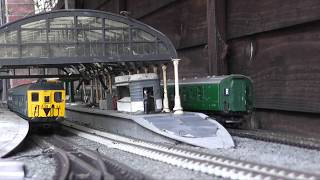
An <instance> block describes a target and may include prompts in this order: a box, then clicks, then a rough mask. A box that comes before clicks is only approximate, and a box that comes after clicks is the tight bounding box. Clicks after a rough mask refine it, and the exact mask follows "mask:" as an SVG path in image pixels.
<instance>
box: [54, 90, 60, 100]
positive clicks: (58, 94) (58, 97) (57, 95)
mask: <svg viewBox="0 0 320 180" xmlns="http://www.w3.org/2000/svg"><path fill="white" fill-rule="evenodd" d="M54 101H55V102H62V93H61V92H55V93H54Z"/></svg>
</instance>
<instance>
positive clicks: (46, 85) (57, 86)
mask: <svg viewBox="0 0 320 180" xmlns="http://www.w3.org/2000/svg"><path fill="white" fill-rule="evenodd" d="M62 89H64V88H63V85H62V83H56V82H46V81H42V82H36V83H30V84H22V85H19V86H17V87H14V88H11V89H9V90H8V92H9V93H14V94H16V95H19V94H20V95H24V94H25V93H26V91H27V90H62Z"/></svg>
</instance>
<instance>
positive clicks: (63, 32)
mask: <svg viewBox="0 0 320 180" xmlns="http://www.w3.org/2000/svg"><path fill="white" fill-rule="evenodd" d="M176 57H177V52H176V50H175V48H174V46H173V45H172V43H171V41H170V40H169V39H168V38H167V37H166V36H165V35H164V34H162V33H161V32H159V31H157V30H155V29H154V28H152V27H150V26H148V25H146V24H144V23H141V22H139V21H137V20H134V19H132V18H130V17H127V16H121V15H117V14H112V13H107V12H103V11H94V10H59V11H52V12H46V13H42V14H37V15H33V16H29V17H26V18H24V19H20V20H18V21H15V22H12V23H8V24H5V25H3V26H2V27H0V66H1V67H20V68H21V67H24V66H29V67H30V66H35V67H42V68H43V67H52V66H67V65H70V64H72V65H76V64H88V63H89V64H93V63H111V64H112V63H123V62H154V61H168V60H171V59H172V58H176Z"/></svg>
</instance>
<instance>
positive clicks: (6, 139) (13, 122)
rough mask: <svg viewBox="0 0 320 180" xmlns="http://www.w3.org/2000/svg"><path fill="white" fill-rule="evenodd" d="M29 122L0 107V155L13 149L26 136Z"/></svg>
mask: <svg viewBox="0 0 320 180" xmlns="http://www.w3.org/2000/svg"><path fill="white" fill-rule="evenodd" d="M28 131H29V123H28V122H27V121H26V120H24V119H23V118H21V117H19V116H18V115H16V114H15V113H13V112H11V111H10V110H8V109H7V107H6V105H3V104H1V107H0V157H1V158H2V157H4V156H6V155H7V154H9V153H10V152H11V151H13V150H14V149H15V148H16V147H17V146H18V145H19V144H20V143H21V142H22V141H23V140H24V139H25V137H26V136H27V134H28Z"/></svg>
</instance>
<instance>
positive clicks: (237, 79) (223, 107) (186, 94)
mask: <svg viewBox="0 0 320 180" xmlns="http://www.w3.org/2000/svg"><path fill="white" fill-rule="evenodd" d="M179 87H180V97H181V104H182V107H183V109H184V110H187V111H201V112H208V113H219V114H224V115H235V114H244V113H248V112H251V111H252V109H253V87H252V81H251V79H250V78H249V77H246V76H244V75H237V74H233V75H225V76H210V77H207V78H194V79H182V80H179ZM168 96H169V104H170V107H173V105H174V82H173V81H169V83H168Z"/></svg>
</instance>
